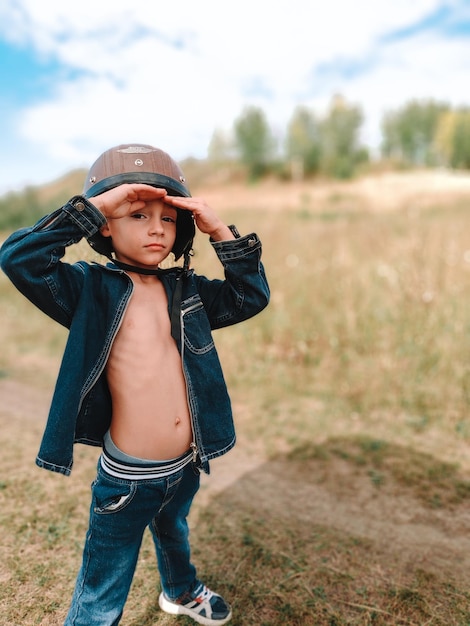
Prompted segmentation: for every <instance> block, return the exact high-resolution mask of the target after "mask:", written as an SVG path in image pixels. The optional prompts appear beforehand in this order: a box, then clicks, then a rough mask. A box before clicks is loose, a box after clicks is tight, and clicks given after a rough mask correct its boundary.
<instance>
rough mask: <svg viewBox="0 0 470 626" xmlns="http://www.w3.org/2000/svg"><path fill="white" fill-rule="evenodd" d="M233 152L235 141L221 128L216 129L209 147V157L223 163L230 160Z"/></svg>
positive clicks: (213, 160)
mask: <svg viewBox="0 0 470 626" xmlns="http://www.w3.org/2000/svg"><path fill="white" fill-rule="evenodd" d="M232 152H233V142H232V141H231V139H230V138H229V137H228V136H227V133H225V132H224V131H222V130H220V129H216V130H214V133H213V135H212V138H211V140H210V143H209V147H208V149H207V154H208V158H209V160H210V161H212V162H215V163H223V162H226V161H228V160H230V158H231V156H232Z"/></svg>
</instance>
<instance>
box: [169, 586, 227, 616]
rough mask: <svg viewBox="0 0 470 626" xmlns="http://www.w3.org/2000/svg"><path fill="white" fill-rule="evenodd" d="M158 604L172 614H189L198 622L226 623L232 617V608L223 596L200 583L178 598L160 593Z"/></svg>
mask: <svg viewBox="0 0 470 626" xmlns="http://www.w3.org/2000/svg"><path fill="white" fill-rule="evenodd" d="M158 604H159V605H160V608H161V609H162V611H165V612H166V613H171V614H172V615H189V617H191V618H192V619H193V620H194V621H195V622H197V623H198V624H204V626H212V624H226V623H227V622H228V621H229V620H230V619H231V618H232V609H231V608H230V605H228V604H227V603H226V602H225V600H224V599H223V598H222V596H218V595H217V594H216V593H214V592H213V591H211V590H210V589H209V588H208V587H206V586H205V585H203V584H202V583H200V584H199V585H197V586H196V587H195V589H194V590H193V591H191V592H189V591H188V592H186V593H185V594H183V595H182V596H181V597H179V598H178V599H177V600H169V599H168V598H167V597H166V595H165V594H164V593H163V591H162V593H161V594H160V597H159V599H158Z"/></svg>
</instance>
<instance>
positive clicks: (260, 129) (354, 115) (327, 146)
mask: <svg viewBox="0 0 470 626" xmlns="http://www.w3.org/2000/svg"><path fill="white" fill-rule="evenodd" d="M363 122H364V117H363V113H362V111H361V108H360V107H359V106H357V105H353V104H350V103H348V102H347V101H346V100H345V99H344V98H342V97H341V96H335V97H334V98H333V99H332V100H331V103H330V105H329V108H328V110H327V112H326V114H325V115H324V116H319V115H317V114H316V113H315V112H314V111H312V110H310V109H309V108H307V107H305V106H299V107H297V108H296V109H295V110H294V112H293V114H292V116H291V119H290V120H289V123H288V125H287V128H286V130H285V135H284V136H283V139H282V140H279V139H278V138H277V137H276V134H275V133H274V131H273V130H272V128H271V127H270V125H269V122H268V120H267V117H266V115H265V113H264V111H263V110H262V109H260V108H258V107H253V106H252V107H247V108H246V109H244V110H243V111H242V112H241V114H240V115H239V117H238V118H237V119H236V120H235V122H234V124H233V129H232V132H231V133H230V134H229V136H227V135H226V134H224V133H223V132H222V131H220V130H216V131H215V132H214V134H213V137H212V139H211V142H210V145H209V151H208V160H209V161H211V162H212V165H213V166H214V167H217V166H218V164H222V163H223V164H229V165H230V164H241V165H242V166H243V167H244V169H245V170H246V172H247V173H248V176H249V178H250V179H251V180H256V179H258V178H260V177H262V176H265V175H267V174H271V175H273V174H274V175H277V176H279V177H281V178H285V179H286V180H302V179H306V178H309V177H313V176H315V175H322V176H325V177H331V178H339V179H345V178H350V177H352V176H354V175H355V174H357V172H358V170H359V168H361V167H362V168H364V167H367V165H368V164H370V163H371V161H372V159H371V156H370V154H369V151H368V149H367V148H366V147H365V146H364V145H362V143H361V140H360V134H361V129H362V125H363ZM382 139H383V141H382V146H381V153H380V156H379V159H383V160H387V162H388V163H389V164H391V165H392V166H396V167H414V166H419V167H423V166H424V167H436V166H438V167H449V168H454V169H466V170H468V169H470V107H460V108H452V107H451V106H450V105H449V104H446V103H441V102H435V101H433V100H423V101H419V100H412V101H410V102H407V103H406V104H404V105H403V106H402V107H401V108H399V109H397V110H394V111H389V112H387V113H386V114H385V115H384V117H383V120H382ZM376 159H377V157H376ZM68 197H69V190H68V189H62V190H61V191H60V192H58V193H57V194H55V196H54V197H53V198H49V199H48V200H44V199H43V196H42V194H40V189H39V188H35V187H27V188H26V189H24V190H23V191H20V192H10V193H8V194H6V195H5V196H3V197H1V198H0V230H9V229H14V228H18V227H20V226H22V225H24V224H32V223H34V222H35V221H36V219H38V218H39V217H40V216H41V215H44V214H45V213H47V212H49V211H52V210H53V209H54V208H56V207H57V206H61V204H63V203H64V202H66V201H67V199H68Z"/></svg>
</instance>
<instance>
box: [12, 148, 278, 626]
mask: <svg viewBox="0 0 470 626" xmlns="http://www.w3.org/2000/svg"><path fill="white" fill-rule="evenodd" d="M194 224H196V226H197V227H198V229H199V230H200V231H201V232H202V233H205V234H207V235H209V236H210V241H211V243H212V246H213V248H214V250H215V252H216V253H217V256H218V258H219V260H220V262H221V263H222V265H223V267H224V271H225V279H224V280H219V279H215V280H209V279H207V278H206V277H204V276H198V275H197V274H195V273H194V272H193V271H192V270H190V269H189V256H190V252H191V248H192V242H193V237H194V234H195V226H194ZM83 237H85V238H87V240H88V241H89V243H90V244H91V245H92V246H93V247H94V248H95V249H96V250H97V251H98V252H100V253H102V254H105V255H107V256H108V257H109V259H110V263H108V264H107V265H106V266H103V265H101V264H88V263H86V262H83V261H81V262H78V263H75V264H68V263H65V262H63V261H62V258H63V256H64V253H65V249H66V247H67V246H69V245H71V244H73V243H76V242H78V241H79V240H80V239H82V238H83ZM170 252H173V254H174V257H175V259H178V258H180V257H183V259H184V264H183V267H182V268H180V267H176V268H171V269H160V268H159V264H161V262H162V261H164V259H166V258H167V257H168V255H169V254H170ZM260 256H261V243H260V241H259V239H258V237H257V236H256V235H255V234H251V235H247V236H245V237H240V235H239V234H238V232H237V231H236V229H235V227H228V226H226V225H225V224H224V223H223V222H222V221H221V220H220V218H219V217H218V216H217V215H216V214H215V213H214V211H212V210H211V209H210V208H209V207H208V206H207V204H206V203H205V202H204V201H203V200H202V199H200V198H192V197H191V196H190V194H189V191H188V189H187V187H186V185H185V180H184V177H183V174H182V172H181V170H180V168H179V166H178V165H177V164H176V163H175V162H174V161H173V159H172V158H171V157H170V156H169V155H168V154H166V153H165V152H163V151H161V150H159V149H157V148H154V147H152V146H148V145H143V144H125V145H121V146H117V147H115V148H111V149H110V150H107V151H106V152H105V153H103V154H102V155H101V156H100V157H99V158H98V159H97V161H96V162H95V163H94V165H93V166H92V168H91V169H90V172H89V175H88V179H87V182H86V183H85V189H84V194H83V195H82V196H75V197H74V198H72V199H71V200H70V201H69V202H68V203H67V204H66V205H64V206H63V207H62V208H61V209H59V210H57V211H55V212H54V213H52V214H51V215H48V216H46V217H44V218H43V219H42V220H40V221H39V222H38V223H37V224H36V225H35V226H33V227H32V228H24V229H21V230H19V231H18V232H16V233H13V234H12V235H11V236H10V237H9V238H8V239H7V241H6V242H5V243H4V245H3V246H2V248H1V250H0V262H1V266H2V269H3V270H4V271H5V273H6V274H7V275H8V276H9V278H10V279H11V281H12V282H13V283H14V284H15V286H16V287H17V288H18V289H19V290H20V291H21V292H22V293H23V294H24V295H25V296H26V297H27V298H29V299H30V300H31V301H32V302H33V303H34V304H35V305H36V306H37V307H39V308H40V309H41V310H42V311H44V312H45V313H46V314H47V315H49V316H50V317H52V318H53V319H54V320H56V321H57V322H59V323H61V324H63V325H64V326H66V327H67V328H69V337H68V341H67V345H66V348H65V352H64V356H63V361H62V366H61V368H60V371H59V375H58V380H57V384H56V389H55V392H54V397H53V400H52V404H51V409H50V413H49V417H48V421H47V425H46V429H45V432H44V436H43V440H42V443H41V447H40V450H39V453H38V456H37V459H36V463H37V464H38V465H39V466H40V467H43V468H45V469H49V470H52V471H56V472H59V473H62V474H65V475H68V474H70V472H71V469H72V463H73V444H74V443H76V442H81V443H85V444H89V445H98V446H102V447H103V450H102V454H101V456H100V459H99V462H98V470H97V478H96V480H95V481H94V483H93V486H92V503H91V508H90V520H89V529H88V533H87V537H86V542H85V547H84V552H83V562H82V567H81V569H80V572H79V574H78V577H77V581H76V586H75V592H74V595H73V598H72V603H71V606H70V609H69V612H68V615H67V618H66V621H65V625H66V626H72V625H73V626H112V625H115V624H118V623H119V621H120V619H121V616H122V612H123V607H124V604H125V601H126V598H127V595H128V592H129V588H130V585H131V582H132V577H133V575H134V570H135V567H136V563H137V557H138V552H139V549H140V545H141V540H142V535H143V532H144V530H145V528H146V527H147V526H149V528H150V530H151V533H152V536H153V539H154V542H155V548H156V554H157V562H158V567H159V572H160V578H161V585H162V592H161V594H160V597H159V604H160V607H161V608H162V609H163V610H164V611H166V612H168V613H173V614H184V615H189V616H190V617H191V618H192V619H194V620H195V621H196V622H198V623H200V624H207V625H210V624H225V623H227V622H228V621H229V620H230V618H231V609H230V606H229V605H228V604H227V603H226V602H225V600H224V599H223V598H222V597H221V596H219V595H217V594H215V593H213V592H212V591H210V590H209V589H208V588H207V587H206V586H205V585H204V584H203V583H201V582H200V581H199V580H198V578H197V576H196V570H195V567H194V566H193V564H192V563H191V561H190V548H189V540H188V526H187V521H186V518H187V515H188V513H189V510H190V506H191V502H192V499H193V497H194V495H195V494H196V492H197V490H198V487H199V472H200V470H203V471H205V472H207V473H208V472H209V460H210V459H212V458H215V457H217V456H220V455H221V454H224V453H225V452H227V451H228V450H230V449H231V448H232V447H233V445H234V444H235V433H234V427H233V421H232V414H231V407H230V399H229V396H228V393H227V389H226V386H225V382H224V378H223V374H222V370H221V367H220V363H219V360H218V357H217V353H216V350H215V347H214V343H213V339H212V336H211V330H212V329H215V328H221V327H224V326H228V325H231V324H235V323H238V322H241V321H243V320H245V319H248V318H250V317H252V316H253V315H256V314H257V313H258V312H259V311H261V310H262V309H263V308H264V307H265V306H266V305H267V304H268V301H269V288H268V284H267V281H266V277H265V274H264V269H263V266H262V264H261V262H260Z"/></svg>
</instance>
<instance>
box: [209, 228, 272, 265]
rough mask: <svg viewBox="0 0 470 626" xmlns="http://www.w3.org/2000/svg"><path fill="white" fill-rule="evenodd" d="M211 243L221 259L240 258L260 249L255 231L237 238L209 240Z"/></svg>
mask: <svg viewBox="0 0 470 626" xmlns="http://www.w3.org/2000/svg"><path fill="white" fill-rule="evenodd" d="M211 244H212V246H213V248H214V250H215V251H216V253H217V255H218V257H219V258H220V260H221V261H225V260H227V261H230V260H231V259H237V258H241V257H244V256H246V255H247V254H251V253H252V252H255V251H258V250H260V249H261V241H260V239H259V237H258V235H257V234H256V233H251V234H249V235H244V236H243V237H239V238H238V239H226V240H224V241H211Z"/></svg>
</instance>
